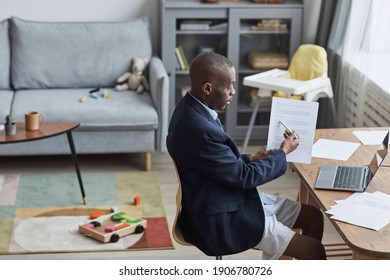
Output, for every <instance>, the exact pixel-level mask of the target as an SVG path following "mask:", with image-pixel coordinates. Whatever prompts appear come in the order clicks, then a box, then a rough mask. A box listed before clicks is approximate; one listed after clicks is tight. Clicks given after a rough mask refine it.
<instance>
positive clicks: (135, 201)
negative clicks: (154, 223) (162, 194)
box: [134, 195, 141, 206]
mask: <svg viewBox="0 0 390 280" xmlns="http://www.w3.org/2000/svg"><path fill="white" fill-rule="evenodd" d="M140 204H141V197H140V196H139V195H137V196H135V197H134V205H135V206H137V205H140Z"/></svg>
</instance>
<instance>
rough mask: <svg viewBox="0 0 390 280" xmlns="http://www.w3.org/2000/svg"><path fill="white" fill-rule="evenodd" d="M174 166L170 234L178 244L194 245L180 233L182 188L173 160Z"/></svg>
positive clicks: (219, 257)
mask: <svg viewBox="0 0 390 280" xmlns="http://www.w3.org/2000/svg"><path fill="white" fill-rule="evenodd" d="M174 166H175V171H176V176H177V181H178V188H177V194H176V215H175V220H174V222H173V226H172V236H173V239H175V241H176V242H177V243H179V244H180V245H183V246H194V245H193V244H191V243H188V242H187V241H185V240H184V236H183V233H182V231H181V228H180V224H179V217H180V213H181V207H182V206H181V200H182V190H181V180H180V176H179V171H178V170H177V166H176V163H175V162H174ZM215 259H216V260H222V256H215Z"/></svg>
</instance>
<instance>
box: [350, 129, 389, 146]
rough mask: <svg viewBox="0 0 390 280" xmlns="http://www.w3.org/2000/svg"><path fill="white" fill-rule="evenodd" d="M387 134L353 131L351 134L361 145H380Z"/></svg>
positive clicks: (383, 132)
mask: <svg viewBox="0 0 390 280" xmlns="http://www.w3.org/2000/svg"><path fill="white" fill-rule="evenodd" d="M386 133H387V130H386V131H384V130H383V131H382V130H381V131H357V130H356V131H353V132H352V134H353V135H355V136H356V138H357V139H359V141H360V142H361V143H362V144H363V145H380V144H381V143H382V141H383V138H385V136H386Z"/></svg>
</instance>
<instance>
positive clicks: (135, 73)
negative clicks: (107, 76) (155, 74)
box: [115, 57, 149, 94]
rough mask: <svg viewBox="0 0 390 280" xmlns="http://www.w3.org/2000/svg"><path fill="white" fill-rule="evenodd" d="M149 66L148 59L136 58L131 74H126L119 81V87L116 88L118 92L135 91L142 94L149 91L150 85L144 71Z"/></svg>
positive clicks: (133, 60) (133, 61)
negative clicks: (143, 73)
mask: <svg viewBox="0 0 390 280" xmlns="http://www.w3.org/2000/svg"><path fill="white" fill-rule="evenodd" d="M147 64H148V60H147V59H146V58H139V57H134V58H133V59H132V66H131V72H126V73H124V74H123V75H122V76H120V77H119V78H118V79H117V82H118V85H117V86H116V87H115V89H116V90H117V91H121V90H134V91H135V92H137V93H138V94H141V93H142V92H144V91H145V90H149V83H148V81H147V79H146V77H145V76H144V75H142V71H143V70H144V69H145V67H146V65H147Z"/></svg>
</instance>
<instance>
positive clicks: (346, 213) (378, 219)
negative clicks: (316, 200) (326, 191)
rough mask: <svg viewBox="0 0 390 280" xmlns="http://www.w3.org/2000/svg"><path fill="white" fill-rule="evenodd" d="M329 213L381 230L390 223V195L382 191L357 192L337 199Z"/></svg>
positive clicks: (340, 219)
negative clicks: (343, 198)
mask: <svg viewBox="0 0 390 280" xmlns="http://www.w3.org/2000/svg"><path fill="white" fill-rule="evenodd" d="M326 213H327V214H330V215H333V216H332V217H331V218H332V219H335V220H339V221H343V222H346V223H350V224H353V225H357V226H361V227H365V228H369V229H374V230H380V229H381V228H383V227H384V226H386V225H387V224H388V223H390V195H388V194H384V193H382V192H375V193H355V194H353V195H351V196H350V197H349V198H347V199H345V200H340V201H337V204H336V205H334V206H333V207H332V208H331V209H330V210H328V211H326Z"/></svg>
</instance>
